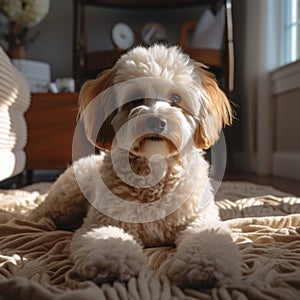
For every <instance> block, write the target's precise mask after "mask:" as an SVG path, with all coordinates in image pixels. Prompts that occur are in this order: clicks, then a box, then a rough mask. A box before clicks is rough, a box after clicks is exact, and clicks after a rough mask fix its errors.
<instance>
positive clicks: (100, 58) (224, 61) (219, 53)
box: [73, 0, 233, 91]
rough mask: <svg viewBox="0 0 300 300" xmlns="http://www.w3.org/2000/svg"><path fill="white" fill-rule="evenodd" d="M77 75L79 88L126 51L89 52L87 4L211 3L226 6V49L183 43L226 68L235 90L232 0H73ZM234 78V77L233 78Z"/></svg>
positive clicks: (192, 53) (165, 5)
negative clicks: (203, 47) (86, 24)
mask: <svg viewBox="0 0 300 300" xmlns="http://www.w3.org/2000/svg"><path fill="white" fill-rule="evenodd" d="M73 1H74V13H73V74H74V78H75V81H76V87H77V88H78V89H79V88H80V86H81V84H82V83H83V82H84V81H85V80H86V79H88V78H93V77H95V76H96V75H97V74H98V73H99V72H100V71H103V70H105V69H108V68H111V67H112V66H113V65H114V63H115V62H116V61H117V59H118V58H119V57H120V56H121V55H122V54H123V53H125V51H122V50H117V49H112V50H103V51H96V52H87V45H86V44H87V37H86V26H85V6H91V5H94V6H101V7H108V8H112V9H113V8H123V9H150V8H151V9H158V8H159V9H167V8H168V9H171V8H176V7H177V8H178V7H188V6H203V5H206V6H210V7H211V9H213V10H216V9H217V8H218V7H219V6H220V5H222V4H223V5H226V23H227V24H226V33H224V34H225V39H226V42H227V47H225V49H224V50H214V49H195V48H194V49H193V48H187V47H186V46H185V45H184V46H183V51H184V52H185V53H187V54H189V55H190V56H191V57H192V58H194V59H195V60H199V61H201V62H203V63H204V64H206V65H208V66H213V67H217V68H220V69H222V73H223V74H226V76H225V77H226V82H227V83H226V87H225V90H226V91H227V90H230V91H231V90H232V89H233V86H232V83H229V81H230V82H233V80H232V78H233V46H232V43H233V41H232V15H231V0H165V1H160V0H152V1H149V0H146V1H140V0H126V1H122V0H73ZM180 42H182V41H180ZM229 79H231V80H229Z"/></svg>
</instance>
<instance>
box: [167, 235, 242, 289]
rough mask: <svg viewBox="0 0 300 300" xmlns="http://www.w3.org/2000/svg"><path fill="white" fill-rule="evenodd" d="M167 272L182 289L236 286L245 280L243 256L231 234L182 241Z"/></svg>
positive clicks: (189, 237) (195, 236)
mask: <svg viewBox="0 0 300 300" xmlns="http://www.w3.org/2000/svg"><path fill="white" fill-rule="evenodd" d="M165 272H166V274H167V276H168V277H169V278H170V279H171V280H172V281H173V282H175V283H176V284H177V285H179V286H181V287H192V288H196V289H198V288H211V287H214V286H223V285H232V284H235V283H237V282H239V280H240V278H241V259H240V254H239V253H238V251H237V249H236V246H235V245H234V243H233V242H232V240H231V237H230V236H229V235H228V234H220V233H218V232H217V231H215V230H210V231H204V232H201V233H196V234H191V235H190V236H187V237H185V238H184V239H183V240H182V241H181V243H180V244H179V247H178V249H177V253H176V254H175V256H174V257H173V260H172V261H171V262H170V264H169V266H168V267H167V269H166V271H165Z"/></svg>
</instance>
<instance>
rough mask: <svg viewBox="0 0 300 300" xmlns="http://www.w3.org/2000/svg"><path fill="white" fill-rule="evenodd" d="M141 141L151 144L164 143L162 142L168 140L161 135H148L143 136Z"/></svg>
mask: <svg viewBox="0 0 300 300" xmlns="http://www.w3.org/2000/svg"><path fill="white" fill-rule="evenodd" d="M139 140H140V141H143V140H144V141H147V140H149V141H151V142H162V141H165V140H166V139H165V138H164V137H163V136H161V135H159V134H146V135H144V136H142V137H141V138H140V139H139Z"/></svg>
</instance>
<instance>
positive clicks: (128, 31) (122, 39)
mask: <svg viewBox="0 0 300 300" xmlns="http://www.w3.org/2000/svg"><path fill="white" fill-rule="evenodd" d="M111 39H112V42H113V44H114V46H115V47H116V48H117V49H121V50H127V49H129V48H130V47H132V46H133V45H134V43H135V34H134V32H133V30H132V28H131V27H130V26H129V25H128V24H126V23H123V22H119V23H116V24H115V25H114V26H113V27H112V30H111Z"/></svg>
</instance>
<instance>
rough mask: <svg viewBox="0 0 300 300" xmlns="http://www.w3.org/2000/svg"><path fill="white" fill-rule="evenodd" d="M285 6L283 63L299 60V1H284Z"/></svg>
mask: <svg viewBox="0 0 300 300" xmlns="http://www.w3.org/2000/svg"><path fill="white" fill-rule="evenodd" d="M284 4H285V11H286V13H285V16H286V22H285V37H286V43H285V45H286V46H285V62H286V63H289V62H293V61H295V60H297V59H300V0H286V1H284Z"/></svg>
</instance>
